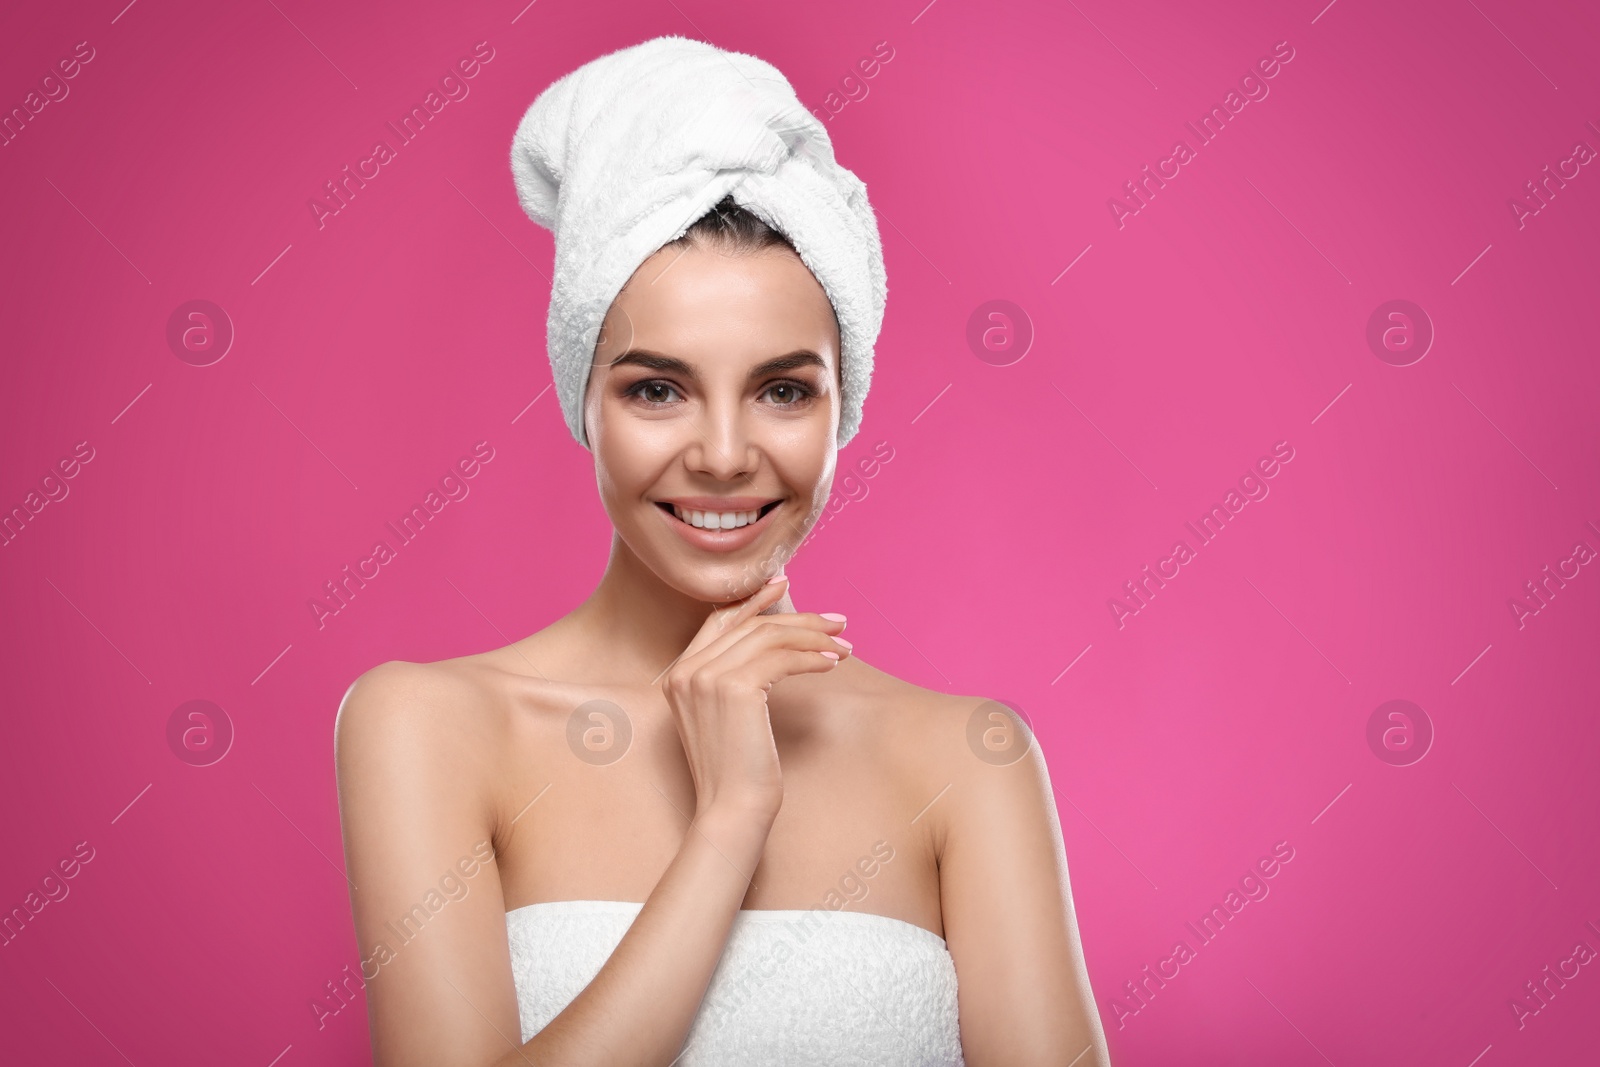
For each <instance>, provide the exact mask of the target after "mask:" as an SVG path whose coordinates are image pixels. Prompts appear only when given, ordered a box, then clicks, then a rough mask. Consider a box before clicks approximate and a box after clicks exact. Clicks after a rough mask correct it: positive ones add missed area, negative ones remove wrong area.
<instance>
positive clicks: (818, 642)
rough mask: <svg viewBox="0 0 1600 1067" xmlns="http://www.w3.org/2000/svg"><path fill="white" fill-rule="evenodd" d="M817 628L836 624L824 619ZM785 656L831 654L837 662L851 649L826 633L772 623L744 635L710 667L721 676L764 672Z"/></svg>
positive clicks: (841, 639)
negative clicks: (749, 669)
mask: <svg viewBox="0 0 1600 1067" xmlns="http://www.w3.org/2000/svg"><path fill="white" fill-rule="evenodd" d="M817 621H818V623H819V624H820V625H821V626H837V625H838V623H833V622H829V621H828V620H827V619H818V620H817ZM789 652H800V653H807V654H814V653H822V652H831V653H833V654H834V655H836V656H838V657H839V658H840V659H845V658H847V657H848V656H849V655H850V652H851V647H850V643H849V642H848V641H845V640H844V639H843V638H840V637H835V636H833V635H832V634H830V633H828V632H827V631H826V630H823V629H820V628H816V627H812V626H807V625H803V624H800V625H791V624H785V623H778V622H776V621H774V624H773V625H771V626H767V625H764V624H763V625H759V626H756V627H754V628H752V629H750V630H748V631H747V632H745V633H744V634H741V635H740V636H739V638H738V639H737V640H736V641H735V642H734V643H733V644H732V645H731V646H729V647H728V648H727V649H725V650H724V651H722V652H721V653H719V654H718V655H717V657H716V661H715V666H712V667H710V668H709V669H713V670H716V671H718V672H719V673H721V674H723V675H724V676H726V675H728V674H735V673H738V672H741V671H744V670H746V669H748V668H751V667H752V666H755V667H756V669H757V671H758V672H759V671H762V670H765V669H767V665H768V664H770V663H774V662H778V661H779V660H781V659H782V657H783V656H784V655H785V654H786V653H789Z"/></svg>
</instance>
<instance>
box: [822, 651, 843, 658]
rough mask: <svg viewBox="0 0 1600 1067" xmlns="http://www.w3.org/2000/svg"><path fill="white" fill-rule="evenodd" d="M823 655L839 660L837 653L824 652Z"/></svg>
mask: <svg viewBox="0 0 1600 1067" xmlns="http://www.w3.org/2000/svg"><path fill="white" fill-rule="evenodd" d="M823 655H824V656H827V657H828V658H829V659H838V658H839V653H837V652H824V653H823Z"/></svg>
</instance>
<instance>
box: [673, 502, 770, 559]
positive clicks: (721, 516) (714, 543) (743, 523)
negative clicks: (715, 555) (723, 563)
mask: <svg viewBox="0 0 1600 1067" xmlns="http://www.w3.org/2000/svg"><path fill="white" fill-rule="evenodd" d="M654 503H655V505H656V508H657V510H659V511H660V512H661V514H662V516H663V517H664V518H666V519H667V521H668V522H669V523H670V524H671V526H672V528H673V529H674V530H676V531H677V532H678V534H679V536H681V537H682V538H683V539H684V540H686V541H688V542H689V543H690V544H692V545H694V546H696V547H697V548H705V549H711V550H713V551H721V552H728V551H732V550H734V549H739V548H743V547H744V546H746V545H748V544H749V543H750V542H752V541H754V540H755V539H756V538H757V537H759V536H760V535H761V533H762V532H763V531H764V530H765V529H766V528H767V527H768V526H769V525H771V522H770V520H769V516H771V514H772V513H773V512H774V511H775V510H777V509H778V508H779V507H780V506H781V505H782V503H783V501H781V500H773V501H770V502H768V503H766V504H762V505H760V506H759V507H755V508H742V509H737V510H729V511H720V510H716V511H713V510H710V509H706V510H701V509H698V508H686V507H683V506H682V505H680V504H674V503H672V502H671V501H666V500H657V501H655V502H654ZM741 503H742V501H741Z"/></svg>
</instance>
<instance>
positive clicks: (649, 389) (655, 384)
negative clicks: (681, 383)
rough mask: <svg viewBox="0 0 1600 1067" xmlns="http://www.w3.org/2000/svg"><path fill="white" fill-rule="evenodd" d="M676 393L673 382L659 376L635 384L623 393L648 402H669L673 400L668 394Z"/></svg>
mask: <svg viewBox="0 0 1600 1067" xmlns="http://www.w3.org/2000/svg"><path fill="white" fill-rule="evenodd" d="M676 394H677V390H676V389H674V388H673V387H672V383H671V382H664V381H662V380H660V379H659V378H651V379H649V380H647V381H642V382H640V383H639V384H637V385H635V386H633V387H632V388H630V389H629V390H628V391H627V392H626V393H624V394H623V395H624V396H634V397H638V398H639V399H641V400H643V401H644V402H645V403H646V404H669V403H671V401H670V400H669V399H668V396H669V395H676Z"/></svg>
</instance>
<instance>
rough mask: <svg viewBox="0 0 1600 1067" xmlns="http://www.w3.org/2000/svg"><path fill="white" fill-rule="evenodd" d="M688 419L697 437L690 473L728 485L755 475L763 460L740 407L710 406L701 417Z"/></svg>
mask: <svg viewBox="0 0 1600 1067" xmlns="http://www.w3.org/2000/svg"><path fill="white" fill-rule="evenodd" d="M685 418H686V420H687V421H688V423H689V426H690V431H689V432H690V434H691V435H692V436H693V440H692V441H691V442H690V444H689V449H688V453H687V455H686V457H685V458H686V460H687V463H688V466H689V469H690V470H694V471H699V472H701V473H704V474H706V475H707V476H709V477H712V478H715V479H717V480H718V481H724V482H725V481H731V480H732V479H734V478H739V477H741V476H748V475H750V474H751V473H752V472H754V471H755V469H756V467H757V466H758V465H759V463H760V457H759V456H758V454H757V450H756V446H755V442H754V441H753V440H752V439H751V436H750V432H749V427H748V426H746V425H745V419H744V414H743V412H741V411H740V410H739V406H738V405H737V404H736V403H727V404H719V403H708V404H706V405H704V406H703V407H702V414H701V415H700V417H695V416H685Z"/></svg>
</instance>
